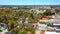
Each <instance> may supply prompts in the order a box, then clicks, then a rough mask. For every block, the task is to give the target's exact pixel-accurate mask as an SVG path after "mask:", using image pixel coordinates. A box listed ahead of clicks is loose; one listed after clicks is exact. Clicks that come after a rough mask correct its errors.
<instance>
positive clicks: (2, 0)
mask: <svg viewBox="0 0 60 34" xmlns="http://www.w3.org/2000/svg"><path fill="white" fill-rule="evenodd" d="M0 5H60V0H0Z"/></svg>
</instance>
